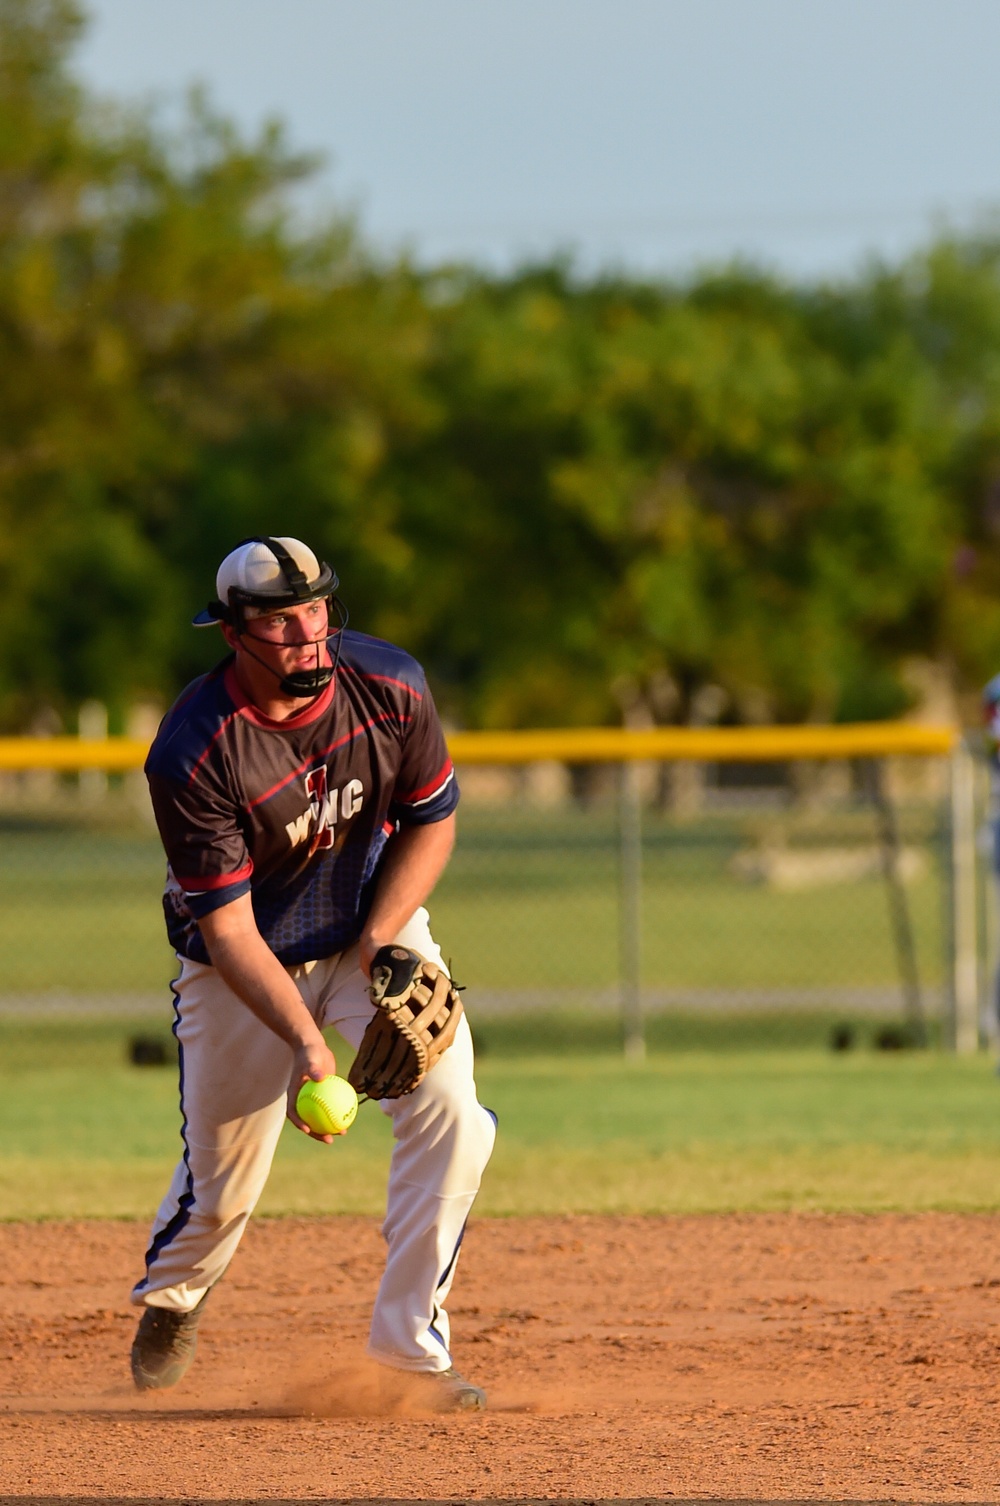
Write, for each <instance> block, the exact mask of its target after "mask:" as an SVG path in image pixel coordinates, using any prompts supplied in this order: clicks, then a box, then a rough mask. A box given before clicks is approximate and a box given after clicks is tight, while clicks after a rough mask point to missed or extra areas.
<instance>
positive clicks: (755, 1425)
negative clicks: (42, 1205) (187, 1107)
mask: <svg viewBox="0 0 1000 1506" xmlns="http://www.w3.org/2000/svg"><path fill="white" fill-rule="evenodd" d="M145 1232H146V1231H145V1228H144V1227H140V1226H139V1225H137V1224H132V1223H111V1222H106V1223H72V1224H66V1223H63V1224H51V1223H50V1224H5V1225H0V1495H2V1496H3V1497H4V1498H5V1499H8V1500H10V1499H11V1498H13V1499H14V1500H15V1501H17V1500H20V1501H27V1500H45V1499H50V1500H56V1499H59V1500H63V1501H66V1500H69V1499H70V1498H74V1497H75V1498H89V1499H94V1498H99V1499H102V1500H108V1501H162V1500H171V1501H180V1500H220V1501H247V1500H254V1501H272V1502H277V1501H282V1500H293V1499H294V1500H297V1501H305V1500H332V1499H338V1500H359V1499H364V1500H373V1499H378V1498H383V1499H393V1500H442V1501H443V1500H456V1499H465V1500H494V1501H495V1500H502V1499H507V1500H510V1499H512V1498H513V1499H520V1500H522V1501H523V1500H526V1499H548V1500H551V1499H553V1498H556V1499H563V1500H566V1499H581V1500H582V1499H586V1500H589V1501H594V1500H597V1499H602V1498H624V1499H632V1500H635V1499H640V1498H647V1499H648V1498H659V1499H664V1498H675V1499H678V1500H692V1499H701V1500H705V1499H713V1498H714V1499H727V1500H734V1499H744V1500H747V1499H753V1500H758V1501H760V1500H766V1501H778V1500H793V1499H794V1500H826V1501H831V1500H837V1501H844V1500H850V1501H884V1500H913V1501H935V1502H941V1501H963V1502H970V1501H995V1500H997V1499H998V1498H1000V1217H996V1216H993V1215H951V1214H920V1215H914V1216H903V1215H886V1216H857V1217H855V1216H844V1215H838V1216H823V1215H802V1216H799V1215H793V1214H789V1215H747V1216H732V1217H714V1216H705V1217H696V1218H557V1219H542V1218H531V1219H512V1220H501V1219H495V1220H490V1219H483V1220H480V1221H479V1222H477V1223H474V1224H473V1226H472V1227H471V1228H470V1231H469V1234H468V1236H467V1238H466V1242H465V1248H464V1250H463V1255H462V1264H461V1267H460V1269H459V1274H458V1279H457V1281H456V1284H455V1290H454V1292H453V1294H452V1302H451V1313H452V1322H453V1336H454V1341H455V1361H456V1365H457V1367H458V1368H459V1369H460V1370H461V1371H462V1373H463V1374H465V1375H466V1376H468V1377H469V1379H470V1380H474V1381H475V1382H476V1383H477V1384H480V1385H483V1386H485V1387H486V1389H487V1391H488V1393H489V1399H490V1405H489V1410H488V1411H487V1412H485V1413H473V1414H467V1415H460V1416H439V1415H434V1414H432V1413H428V1412H426V1411H424V1410H423V1409H422V1406H421V1404H420V1402H419V1399H417V1400H415V1399H414V1398H412V1397H403V1398H402V1399H400V1397H398V1396H397V1397H396V1398H395V1399H394V1400H393V1401H392V1402H391V1403H388V1402H387V1401H386V1399H385V1396H384V1395H383V1393H382V1390H381V1388H380V1384H379V1375H378V1371H377V1368H376V1367H373V1366H372V1365H371V1364H370V1363H369V1362H368V1361H366V1360H365V1359H364V1342H365V1333H366V1328H367V1320H368V1312H369V1308H370V1304H371V1300H372V1297H373V1295H374V1292H375V1287H376V1284H377V1281H378V1276H379V1272H380V1269H381V1261H382V1245H381V1239H380V1236H379V1231H378V1227H377V1225H376V1224H375V1223H374V1222H373V1221H371V1220H368V1219H356V1218H329V1219H287V1220H280V1221H278V1220H276V1221H266V1220H262V1221H260V1222H258V1223H257V1224H256V1225H254V1226H253V1227H252V1228H251V1230H250V1232H249V1233H248V1235H247V1237H246V1239H245V1241H244V1244H243V1247H242V1248H241V1250H240V1252H239V1254H238V1256H237V1258H236V1260H235V1261H234V1263H233V1266H232V1267H231V1269H230V1271H229V1274H228V1275H227V1277H226V1280H225V1281H224V1282H223V1283H222V1285H221V1286H220V1287H219V1289H218V1291H216V1292H215V1293H213V1296H212V1301H211V1305H210V1307H209V1308H208V1309H206V1314H205V1318H204V1320H203V1323H202V1327H201V1337H200V1340H199V1343H200V1352H199V1357H198V1360H197V1363H196V1365H195V1368H194V1369H193V1370H192V1372H191V1374H190V1376H189V1377H188V1379H187V1380H186V1381H185V1382H184V1383H183V1384H182V1385H181V1386H179V1387H178V1388H177V1389H176V1391H172V1392H166V1393H161V1394H159V1395H154V1396H145V1397H138V1396H136V1395H135V1394H134V1392H133V1391H132V1389H131V1384H130V1382H129V1379H128V1367H127V1361H128V1347H129V1344H130V1341H131V1335H132V1330H133V1327H134V1323H135V1313H134V1311H133V1310H132V1309H131V1308H130V1307H129V1306H128V1302H127V1292H128V1288H129V1286H130V1284H131V1281H132V1279H133V1278H134V1275H135V1272H136V1268H137V1266H139V1265H140V1263H141V1252H142V1249H143V1244H144V1239H145Z"/></svg>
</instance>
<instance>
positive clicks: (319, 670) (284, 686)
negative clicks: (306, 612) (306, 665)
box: [239, 597, 347, 701]
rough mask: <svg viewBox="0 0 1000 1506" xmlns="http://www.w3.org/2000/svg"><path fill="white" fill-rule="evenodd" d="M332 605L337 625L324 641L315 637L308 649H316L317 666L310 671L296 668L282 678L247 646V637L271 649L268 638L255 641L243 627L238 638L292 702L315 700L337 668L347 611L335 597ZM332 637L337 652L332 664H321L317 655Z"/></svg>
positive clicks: (247, 651)
mask: <svg viewBox="0 0 1000 1506" xmlns="http://www.w3.org/2000/svg"><path fill="white" fill-rule="evenodd" d="M333 602H334V605H335V607H336V608H337V615H338V617H339V618H340V623H339V626H338V627H337V628H336V629H335V630H334V631H333V632H332V633H327V634H326V636H325V637H323V638H314V639H312V640H311V642H310V644H309V646H310V647H312V648H315V650H316V663H315V664H314V665H313V667H312V669H297V670H295V671H294V672H293V673H292V674H290V675H283V674H282V673H281V670H280V669H274V668H273V667H272V666H271V665H270V664H268V663H267V661H266V660H265V659H262V658H261V657H260V655H259V654H255V653H254V651H253V649H252V648H248V647H246V639H247V638H250V639H252V640H253V642H254V643H267V644H270V645H271V647H274V645H273V644H272V643H271V639H270V638H258V637H257V635H256V634H255V633H251V632H249V631H248V630H247V628H246V626H245V625H244V629H243V632H242V633H240V635H239V638H240V642H241V643H242V644H243V645H244V652H245V653H248V654H249V655H250V657H251V659H253V660H254V662H255V663H257V664H259V665H260V666H261V667H262V668H263V669H266V670H267V671H268V673H269V674H272V675H274V677H275V679H276V680H277V681H278V689H279V690H280V691H281V692H282V694H283V695H286V696H289V697H291V698H292V699H293V700H297V701H304V700H309V701H311V700H315V698H316V697H317V696H318V695H321V694H322V692H323V691H324V690H325V689H326V687H327V686H328V685H329V683H330V681H331V680H332V679H333V677H334V675H335V674H336V673H337V669H338V666H339V665H340V650H341V647H342V644H343V639H344V629H345V627H346V626H347V608H346V607H345V606H344V604H343V602H342V601H340V600H338V598H337V597H334V598H333ZM332 638H336V640H337V649H336V652H335V654H334V656H333V663H332V664H321V663H320V662H319V659H320V652H321V650H322V649H324V648H325V647H326V645H327V644H328V643H329V642H330V640H331V639H332ZM305 646H306V645H304V644H303V645H302V647H305Z"/></svg>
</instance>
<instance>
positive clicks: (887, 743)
mask: <svg viewBox="0 0 1000 1506" xmlns="http://www.w3.org/2000/svg"><path fill="white" fill-rule="evenodd" d="M960 737H961V731H960V729H959V728H958V727H948V726H939V727H929V726H921V725H918V724H916V723H913V722H856V723H852V724H849V725H844V726H836V727H819V726H804V727H655V728H651V729H650V730H649V731H632V730H628V729H624V728H618V727H561V728H553V729H552V730H551V731H533V732H453V733H451V735H450V736H449V738H448V747H449V749H450V751H451V755H452V757H453V758H454V760H455V762H456V763H458V764H523V763H535V762H537V761H539V760H553V761H555V762H558V763H627V762H629V761H632V760H637V759H653V760H657V759H687V760H691V761H695V762H706V763H727V762H728V763H767V762H782V761H784V760H786V759H794V758H881V757H889V756H893V757H899V756H902V757H925V758H926V757H935V756H938V757H939V756H941V755H943V754H947V753H950V752H951V751H952V749H953V748H954V747H955V745H956V743H957V742H958V740H959V738H960ZM147 752H148V744H147V743H145V742H143V741H140V740H136V739H134V738H127V737H110V738H107V739H106V740H104V741H102V742H99V741H96V740H95V741H93V742H91V741H88V740H86V739H84V738H79V737H4V738H0V770H2V771H7V772H12V771H19V770H20V771H23V770H26V769H57V770H62V771H66V772H72V771H74V770H77V769H105V770H107V771H108V772H109V773H121V772H123V771H124V770H126V769H137V768H141V767H142V764H143V763H144V761H145V758H146V753H147Z"/></svg>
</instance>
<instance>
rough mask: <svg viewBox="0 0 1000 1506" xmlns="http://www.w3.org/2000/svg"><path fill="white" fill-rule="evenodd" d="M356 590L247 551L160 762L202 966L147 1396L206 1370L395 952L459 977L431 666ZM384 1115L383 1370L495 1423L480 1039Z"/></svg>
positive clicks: (140, 1288) (185, 950)
mask: <svg viewBox="0 0 1000 1506" xmlns="http://www.w3.org/2000/svg"><path fill="white" fill-rule="evenodd" d="M337 584H338V582H337V578H336V576H335V575H334V573H333V571H332V570H331V568H330V566H329V565H326V564H320V562H319V561H318V560H317V558H316V556H315V555H314V554H313V552H312V550H311V549H309V548H307V547H306V545H305V544H303V543H301V542H300V541H299V540H297V539H292V538H284V537H282V538H257V539H249V540H247V541H245V542H244V543H242V544H240V545H239V547H238V548H236V549H234V550H233V551H232V553H230V554H228V555H227V556H226V558H225V559H224V560H223V561H222V564H221V565H220V567H219V571H218V575H217V577H216V591H217V597H218V599H217V600H215V601H213V602H211V603H210V605H209V606H208V607H207V608H206V609H205V611H203V612H201V613H199V615H198V616H197V617H196V618H195V624H196V625H198V626H202V625H208V624H213V623H216V624H218V625H219V626H220V627H221V630H222V635H223V637H224V638H225V640H226V643H227V645H228V647H229V649H230V651H231V652H230V653H229V655H228V656H227V657H226V658H225V659H224V660H223V661H222V662H221V663H220V664H219V665H218V666H217V667H216V668H215V669H213V670H212V671H211V672H210V673H209V674H207V675H203V676H202V677H201V678H200V679H198V680H196V681H195V682H194V683H193V684H192V685H190V686H189V687H188V689H187V690H185V691H184V693H183V695H182V696H181V697H180V699H179V700H178V701H177V703H176V704H175V705H174V707H173V708H172V709H171V711H169V712H168V713H167V716H166V717H165V718H164V720H163V724H162V725H161V727H160V730H159V732H158V734H157V737H156V740H155V742H154V743H153V746H152V748H151V750H150V753H149V758H148V760H147V763H146V774H147V778H148V780H149V787H150V792H151V795H152V801H153V807H154V810H155V813H156V820H157V825H158V827H159V830H160V835H161V837H162V840H163V845H164V848H165V849H166V854H167V864H168V866H167V884H166V890H165V893H164V901H163V902H164V911H165V915H166V921H167V931H168V934H169V937H170V941H171V944H172V945H173V947H174V948H175V950H176V952H177V955H178V958H179V962H180V973H179V976H178V977H177V979H176V981H175V983H174V985H173V988H174V1010H175V1024H174V1033H175V1035H176V1037H177V1041H178V1044H179V1048H180V1084H181V1111H182V1126H183V1127H182V1132H181V1133H182V1138H183V1143H184V1152H183V1155H182V1157H181V1160H180V1162H179V1163H178V1165H177V1168H176V1171H175V1172H174V1176H173V1181H172V1182H171V1185H170V1189H169V1191H168V1193H167V1195H166V1197H165V1199H164V1200H163V1203H162V1204H161V1205H160V1209H159V1212H158V1214H157V1216H156V1221H155V1223H154V1225H153V1231H152V1236H151V1239H150V1243H149V1248H148V1250H147V1252H146V1271H145V1275H144V1276H143V1277H142V1279H141V1280H140V1281H139V1282H138V1284H137V1285H136V1287H135V1288H134V1291H133V1293H132V1300H133V1302H134V1303H135V1304H136V1305H137V1306H139V1307H141V1308H142V1309H143V1312H142V1317H141V1319H140V1322H139V1327H138V1331H137V1332H136V1336H135V1341H134V1344H133V1347H132V1374H133V1377H134V1379H135V1383H136V1385H137V1386H138V1387H139V1389H140V1390H148V1389H154V1388H161V1387H165V1386H172V1385H174V1384H176V1382H177V1381H179V1380H180V1378H181V1376H182V1375H183V1374H184V1373H185V1371H186V1370H187V1368H188V1366H189V1364H190V1362H191V1360H192V1358H193V1356H194V1349H195V1340H196V1333H197V1326H198V1321H199V1318H200V1317H201V1314H202V1311H203V1309H204V1305H205V1299H206V1297H207V1296H208V1294H209V1292H210V1291H211V1289H212V1287H213V1286H214V1284H215V1283H216V1282H217V1281H218V1280H219V1278H220V1277H221V1276H222V1274H223V1272H224V1271H225V1269H226V1266H227V1265H228V1264H229V1262H230V1260H231V1259H232V1257H233V1254H234V1252H235V1250H236V1246H237V1244H238V1243H239V1240H240V1237H241V1235H242V1233H243V1230H244V1228H245V1227H246V1223H247V1220H248V1218H249V1216H250V1214H251V1212H252V1210H253V1208H254V1205H255V1204H256V1202H257V1199H258V1197H259V1196H260V1193H261V1191H262V1189H263V1186H264V1183H265V1181H266V1179H267V1174H268V1171H269V1169H270V1165H271V1159H272V1156H273V1154H274V1149H275V1145H276V1143H277V1139H278V1135H279V1133H280V1130H281V1127H282V1123H283V1121H284V1118H285V1115H286V1113H287V1116H288V1117H289V1118H290V1119H291V1120H292V1122H293V1124H295V1125H296V1126H297V1128H298V1129H300V1130H303V1131H304V1132H305V1133H309V1131H308V1129H307V1127H306V1126H305V1125H304V1124H303V1123H302V1121H301V1119H300V1118H299V1117H298V1115H297V1113H296V1111H295V1096H296V1093H297V1091H298V1089H299V1087H300V1086H301V1084H302V1082H303V1081H304V1080H305V1079H306V1078H308V1077H313V1078H317V1079H318V1078H320V1077H322V1076H325V1075H327V1074H329V1073H334V1072H335V1071H336V1063H335V1061H334V1058H333V1055H332V1054H331V1052H330V1050H329V1048H328V1046H327V1045H326V1042H325V1041H324V1039H323V1036H322V1034H321V1030H322V1029H323V1027H324V1026H327V1025H334V1026H336V1028H337V1029H338V1030H339V1031H340V1032H341V1034H342V1035H343V1036H344V1037H345V1038H346V1039H347V1040H348V1041H350V1042H351V1044H352V1045H354V1046H357V1044H358V1043H359V1042H360V1040H361V1037H362V1035H363V1034H364V1031H365V1027H366V1026H367V1024H368V1023H369V1021H370V1019H371V1018H372V1014H373V1011H374V1005H373V1004H372V1001H371V999H370V998H369V995H368V992H367V989H368V982H369V976H368V975H369V969H370V965H371V960H372V958H373V956H374V955H375V953H376V952H377V950H378V949H379V947H380V946H382V945H384V944H386V943H388V942H393V941H396V942H399V943H401V944H402V945H404V946H407V947H410V948H412V949H413V950H415V951H417V952H419V953H420V954H421V955H422V956H423V957H425V958H427V959H429V960H431V961H433V962H437V963H439V964H440V963H441V954H440V952H439V950H438V948H437V946H436V944H435V942H434V940H433V939H432V937H431V934H430V930H429V928H428V914H427V911H426V910H425V909H424V908H423V905H424V901H425V900H426V899H427V897H428V895H429V894H430V892H431V890H432V889H433V887H434V885H435V883H436V881H437V879H438V877H439V876H440V874H441V872H442V870H443V869H444V867H445V864H446V863H447V861H448V857H449V854H450V852H451V848H452V843H453V840H454V825H455V806H456V804H457V802H458V790H457V787H456V783H455V777H454V772H453V770H452V765H451V761H450V759H449V757H448V753H447V749H446V747H445V742H444V737H443V734H442V731H441V726H440V723H439V721H438V717H437V713H436V711H435V709H434V703H433V700H432V699H431V695H430V692H429V690H428V689H427V685H426V682H425V679H424V674H423V671H422V670H421V668H420V666H419V665H418V664H417V663H416V662H415V660H413V659H412V658H411V657H410V656H409V655H408V654H406V653H404V652H403V651H402V650H401V649H399V648H396V647H394V646H393V645H391V644H389V643H384V642H382V641H381V640H379V639H375V638H369V637H366V636H365V635H364V634H362V633H356V632H350V631H348V630H347V629H346V626H345V623H346V613H345V612H344V610H343V607H342V606H341V604H340V602H339V600H338V598H337V597H336V595H335V592H336V589H337ZM334 617H335V618H336V622H334V620H333V619H334ZM442 965H443V964H442ZM382 1108H383V1110H384V1112H386V1113H387V1114H388V1115H389V1116H390V1117H391V1119H392V1123H393V1135H394V1139H395V1144H394V1147H393V1153H392V1163H391V1168H390V1173H389V1188H388V1200H387V1211H386V1218H385V1224H384V1229H383V1233H384V1236H385V1240H386V1244H387V1257H386V1264H385V1271H384V1274H383V1276H382V1280H381V1283H380V1285H379V1289H378V1295H377V1297H376V1300H375V1307H374V1312H373V1315H372V1322H371V1329H370V1334H369V1353H370V1355H371V1356H372V1357H373V1358H374V1359H375V1360H377V1361H379V1362H380V1363H381V1364H382V1365H384V1366H387V1367H394V1368H395V1370H398V1371H410V1372H419V1373H422V1374H424V1375H426V1376H427V1377H428V1380H427V1383H426V1384H427V1387H428V1390H429V1393H430V1394H432V1396H433V1402H432V1404H433V1405H436V1406H439V1407H441V1408H443V1409H467V1408H473V1409H474V1408H481V1407H483V1406H485V1396H484V1394H483V1392H482V1391H481V1390H480V1389H479V1388H478V1387H476V1386H473V1385H471V1384H470V1383H469V1382H467V1381H465V1380H463V1378H462V1377H461V1376H460V1375H458V1374H457V1373H456V1371H455V1370H454V1368H453V1366H452V1362H451V1355H450V1352H449V1327H448V1318H447V1314H446V1312H445V1307H444V1304H445V1301H446V1299H447V1296H448V1292H449V1289H450V1287H451V1283H452V1279H453V1277H454V1274H455V1263H456V1260H457V1256H458V1249H459V1245H460V1243H461V1239H462V1233H463V1230H464V1228H465V1223H466V1219H467V1218H468V1215H469V1210H470V1208H471V1207H472V1203H473V1200H474V1198H475V1196H476V1192H477V1191H478V1188H479V1182H480V1178H481V1176H482V1172H483V1169H484V1167H485V1166H486V1163H487V1161H488V1160H489V1157H490V1153H491V1151H492V1149H493V1140H494V1136H495V1132H496V1128H495V1119H494V1117H493V1115H492V1114H490V1113H489V1111H488V1110H486V1109H484V1108H483V1107H482V1105H481V1104H480V1103H479V1101H478V1099H477V1096H476V1087H475V1082H474V1080H473V1057H472V1038H471V1036H470V1033H469V1027H468V1024H467V1023H466V1021H465V1020H464V1019H462V1021H461V1023H460V1025H459V1029H458V1033H457V1035H456V1037H455V1040H454V1042H453V1044H452V1045H451V1046H450V1047H449V1048H448V1050H447V1051H446V1052H445V1053H444V1055H443V1056H442V1057H441V1060H440V1061H439V1062H438V1063H437V1065H436V1066H435V1067H434V1069H433V1070H432V1071H431V1072H429V1073H428V1074H427V1076H426V1077H425V1078H424V1080H423V1082H422V1083H421V1084H420V1086H419V1087H418V1088H417V1089H416V1091H415V1092H413V1093H412V1094H410V1095H408V1096H406V1097H401V1098H397V1099H393V1100H391V1101H386V1102H383V1104H382ZM322 1138H325V1139H326V1140H329V1139H330V1138H331V1137H330V1136H325V1137H322Z"/></svg>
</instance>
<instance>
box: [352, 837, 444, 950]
mask: <svg viewBox="0 0 1000 1506" xmlns="http://www.w3.org/2000/svg"><path fill="white" fill-rule="evenodd" d="M454 845H455V813H454V811H453V812H452V813H451V815H449V816H445V817H444V819H443V820H441V821H431V822H428V823H426V824H424V825H421V826H403V827H401V829H400V830H399V831H398V832H397V833H396V834H395V836H393V837H392V838H391V840H390V842H389V845H388V847H387V849H386V855H385V859H384V861H383V863H382V870H381V873H380V874H379V881H378V888H377V889H376V891H375V900H374V903H373V904H372V907H371V911H370V912H369V915H368V920H367V922H366V923H365V928H364V930H363V931H362V933H361V938H360V941H359V943H358V946H359V950H360V954H361V968H362V971H363V972H364V973H365V975H366V976H368V977H370V976H371V960H372V958H373V957H374V956H375V953H376V952H377V951H378V949H379V947H380V946H385V945H386V943H387V942H390V941H392V940H393V939H394V938H395V936H396V935H397V933H398V932H399V931H401V930H402V928H403V926H405V925H406V922H407V921H408V920H410V919H411V917H412V916H413V914H414V912H415V911H416V910H418V909H419V908H420V906H421V905H422V904H423V903H424V900H425V899H427V898H428V896H429V895H430V893H431V890H432V889H433V888H434V885H435V884H436V883H437V881H438V879H439V878H440V877H441V875H442V873H443V872H444V870H445V868H446V866H447V863H448V859H449V858H450V857H451V850H452V848H453V847H454Z"/></svg>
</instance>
